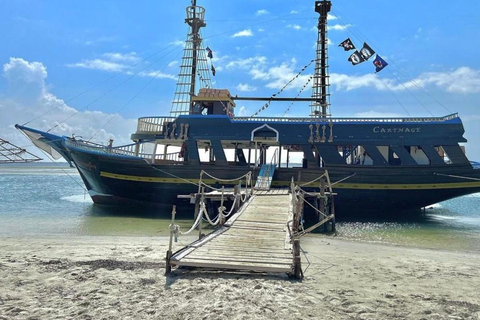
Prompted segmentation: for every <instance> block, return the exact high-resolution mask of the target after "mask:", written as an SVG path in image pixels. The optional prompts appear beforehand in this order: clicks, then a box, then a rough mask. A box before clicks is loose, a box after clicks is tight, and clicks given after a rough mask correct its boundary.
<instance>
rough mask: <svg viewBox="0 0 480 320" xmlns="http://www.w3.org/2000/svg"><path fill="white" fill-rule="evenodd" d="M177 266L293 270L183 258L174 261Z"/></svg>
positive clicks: (280, 271) (263, 270)
mask: <svg viewBox="0 0 480 320" xmlns="http://www.w3.org/2000/svg"><path fill="white" fill-rule="evenodd" d="M172 264H173V265H177V266H185V267H197V268H207V269H230V270H247V271H260V272H275V273H287V272H291V271H292V268H291V266H290V267H287V266H278V265H271V266H270V265H250V264H240V263H239V264H234V263H230V264H215V263H208V262H201V261H197V260H193V261H191V260H188V259H186V260H182V261H175V263H172Z"/></svg>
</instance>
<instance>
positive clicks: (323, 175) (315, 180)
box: [299, 173, 325, 187]
mask: <svg viewBox="0 0 480 320" xmlns="http://www.w3.org/2000/svg"><path fill="white" fill-rule="evenodd" d="M323 177H325V173H323V174H322V175H321V176H320V177H318V178H316V179H314V180H312V181H309V182H306V183H304V184H301V185H299V186H300V187H304V186H308V185H309V184H312V183H314V182H317V181H318V180H320V179H322V178H323Z"/></svg>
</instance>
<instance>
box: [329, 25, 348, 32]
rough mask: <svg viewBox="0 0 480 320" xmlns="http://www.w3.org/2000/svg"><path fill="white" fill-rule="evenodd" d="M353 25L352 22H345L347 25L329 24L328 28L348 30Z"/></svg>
mask: <svg viewBox="0 0 480 320" xmlns="http://www.w3.org/2000/svg"><path fill="white" fill-rule="evenodd" d="M351 26H352V25H351V24H345V25H341V24H335V25H333V26H328V30H339V31H344V30H347V29H348V28H350V27H351Z"/></svg>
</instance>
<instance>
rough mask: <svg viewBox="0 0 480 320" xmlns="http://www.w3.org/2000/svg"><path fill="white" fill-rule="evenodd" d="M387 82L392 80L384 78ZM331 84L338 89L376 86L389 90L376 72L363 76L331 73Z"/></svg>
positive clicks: (390, 82)
mask: <svg viewBox="0 0 480 320" xmlns="http://www.w3.org/2000/svg"><path fill="white" fill-rule="evenodd" d="M383 81H384V82H385V83H389V84H390V85H391V84H392V81H391V80H388V79H384V80H383ZM330 84H331V85H334V86H335V88H336V89H337V90H339V91H340V90H346V91H350V90H355V89H360V88H364V87H375V88H376V89H377V90H387V87H385V84H384V83H383V82H382V81H381V80H380V79H379V78H378V77H377V75H375V74H366V75H361V76H349V75H346V74H339V73H332V74H330Z"/></svg>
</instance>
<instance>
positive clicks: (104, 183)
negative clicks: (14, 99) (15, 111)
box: [17, 0, 480, 217]
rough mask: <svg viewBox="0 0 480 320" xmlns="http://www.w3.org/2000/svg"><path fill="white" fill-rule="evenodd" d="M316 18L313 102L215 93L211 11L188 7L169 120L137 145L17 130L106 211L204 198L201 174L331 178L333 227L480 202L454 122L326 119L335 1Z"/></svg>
mask: <svg viewBox="0 0 480 320" xmlns="http://www.w3.org/2000/svg"><path fill="white" fill-rule="evenodd" d="M314 9H315V11H316V12H317V13H318V14H319V19H318V40H317V47H316V57H315V59H314V60H312V62H314V63H315V72H314V75H313V85H312V86H313V89H312V95H311V97H309V98H299V97H296V98H278V97H276V95H273V96H271V97H267V98H260V97H256V98H255V97H254V98H248V97H238V96H232V95H231V94H230V92H229V91H228V90H218V89H211V88H212V87H211V81H210V78H209V75H208V73H209V71H211V69H213V66H211V67H210V66H209V65H208V62H207V61H208V60H207V57H208V55H210V54H211V52H210V51H209V50H206V49H204V47H203V45H202V38H201V34H200V31H201V28H203V27H205V25H206V24H205V20H204V19H205V9H204V8H203V7H200V6H197V5H196V2H195V1H194V2H193V3H192V5H191V6H189V7H188V8H187V18H186V20H185V21H186V23H188V25H189V26H190V31H189V33H188V38H187V42H186V45H185V48H184V56H183V58H182V65H181V69H180V74H179V80H178V84H177V90H176V93H175V98H174V100H173V104H172V109H171V112H170V114H169V115H168V116H155V117H142V118H139V119H138V126H137V130H136V132H135V133H133V134H132V135H131V139H132V141H133V143H132V144H129V145H125V146H117V147H113V146H101V145H96V144H92V143H90V142H88V141H83V140H78V139H73V138H71V137H60V136H56V135H53V134H50V133H45V132H42V131H38V130H35V129H33V128H28V127H25V126H20V125H17V128H19V129H20V130H22V131H23V132H25V133H26V134H27V135H28V136H29V137H30V138H31V139H32V141H35V143H36V144H37V146H39V147H42V148H43V149H44V150H47V149H48V150H50V151H53V152H55V153H56V155H57V156H59V155H61V156H63V157H64V158H65V159H66V160H67V161H69V162H71V163H73V164H74V165H75V167H76V168H77V169H78V172H79V173H80V176H81V178H82V179H83V182H84V183H85V186H86V188H87V189H88V191H89V193H90V196H91V198H92V199H93V201H94V202H95V203H99V204H122V203H123V204H138V203H141V204H172V203H175V202H177V195H178V194H188V193H192V192H196V191H197V188H198V179H199V175H200V172H206V173H208V175H209V176H210V178H209V179H208V180H209V181H205V182H206V183H208V184H209V185H213V184H215V183H216V182H217V181H218V180H217V179H222V180H225V179H235V178H237V177H240V176H243V175H244V174H246V173H247V172H252V173H253V179H254V180H256V181H257V182H260V181H262V182H266V183H263V184H264V185H262V186H259V184H257V187H262V188H269V187H275V188H282V187H288V185H289V183H290V181H291V180H292V178H293V179H294V180H295V181H296V182H297V183H299V184H300V185H303V188H306V189H308V188H311V189H315V188H318V186H317V185H315V183H312V181H315V180H316V179H317V178H318V177H319V175H321V173H322V172H323V170H324V169H327V170H328V172H329V175H330V178H331V182H332V184H333V187H334V190H335V192H336V193H337V194H338V195H337V196H336V200H337V201H336V204H335V206H336V208H335V209H336V213H337V217H341V216H343V215H347V214H355V215H358V216H364V215H368V214H373V213H375V214H381V215H388V216H393V217H398V216H399V215H401V214H403V212H404V211H405V210H417V209H420V208H423V207H426V206H428V205H431V204H434V203H437V202H440V201H444V200H447V199H450V198H454V197H459V196H462V195H466V194H470V193H474V192H479V191H480V170H476V169H474V167H472V165H471V163H470V161H469V160H468V159H467V157H466V156H465V153H464V151H463V150H462V147H461V146H460V143H464V142H466V139H465V138H464V137H463V134H464V128H463V125H462V121H461V120H460V118H459V116H458V115H457V114H450V115H446V116H443V117H428V118H413V117H410V118H335V117H332V116H330V115H329V114H328V111H327V110H328V107H329V77H328V56H327V15H328V12H329V11H330V9H331V2H330V1H326V0H323V1H315V7H314ZM207 49H208V48H207ZM382 61H383V60H382ZM376 66H377V67H379V65H378V64H376ZM212 71H213V70H212ZM202 74H203V76H202ZM200 87H203V88H200ZM198 89H199V90H198ZM247 99H249V100H255V101H262V102H261V103H262V104H263V103H265V104H264V106H263V108H265V107H266V106H268V105H269V104H270V103H272V102H274V101H296V102H305V103H306V104H308V105H309V106H310V114H309V115H307V116H305V117H303V118H298V117H297V118H292V117H260V116H258V115H257V114H255V115H254V116H252V117H239V116H235V106H236V101H239V100H247ZM205 155H206V156H205ZM293 156H300V157H301V159H302V161H301V163H293V162H292V161H291V159H292V158H293ZM236 183H237V182H236V181H232V182H231V184H232V185H233V184H236ZM265 184H266V185H265Z"/></svg>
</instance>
